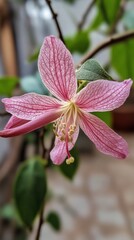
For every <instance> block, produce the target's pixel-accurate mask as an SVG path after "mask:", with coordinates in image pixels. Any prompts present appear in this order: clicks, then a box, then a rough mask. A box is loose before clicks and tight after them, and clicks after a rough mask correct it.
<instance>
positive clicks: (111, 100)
mask: <svg viewBox="0 0 134 240" xmlns="http://www.w3.org/2000/svg"><path fill="white" fill-rule="evenodd" d="M131 85H132V80H130V79H128V80H125V81H123V82H114V81H108V80H97V81H94V82H91V83H89V84H88V85H87V86H86V87H85V88H83V89H82V90H81V91H80V92H79V93H78V94H77V95H76V104H77V105H78V106H79V107H80V108H81V109H83V110H85V111H88V112H95V111H102V112H104V111H111V110H113V109H115V108H118V107H120V106H121V105H122V104H123V103H124V102H125V100H126V99H127V97H128V95H129V93H130V88H131Z"/></svg>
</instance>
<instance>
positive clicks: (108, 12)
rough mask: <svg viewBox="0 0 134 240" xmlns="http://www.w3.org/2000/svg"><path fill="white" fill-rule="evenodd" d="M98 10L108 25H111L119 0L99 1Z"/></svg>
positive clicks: (116, 12)
mask: <svg viewBox="0 0 134 240" xmlns="http://www.w3.org/2000/svg"><path fill="white" fill-rule="evenodd" d="M98 2H99V10H101V13H102V15H103V17H104V19H105V21H106V22H107V23H108V24H112V23H113V22H114V21H115V19H116V17H117V14H118V10H119V6H120V2H121V0H99V1H98Z"/></svg>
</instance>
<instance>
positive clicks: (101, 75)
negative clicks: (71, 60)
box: [76, 59, 112, 81]
mask: <svg viewBox="0 0 134 240" xmlns="http://www.w3.org/2000/svg"><path fill="white" fill-rule="evenodd" d="M76 77H77V80H87V81H94V80H97V79H108V80H112V77H111V76H110V75H109V74H108V73H107V72H106V71H105V70H104V68H102V67H101V66H100V64H99V63H98V62H97V61H96V60H94V59H89V60H87V61H86V62H85V63H84V64H83V65H82V66H81V67H80V68H79V69H78V70H77V71H76Z"/></svg>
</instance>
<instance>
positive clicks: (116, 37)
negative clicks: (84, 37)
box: [77, 30, 134, 67]
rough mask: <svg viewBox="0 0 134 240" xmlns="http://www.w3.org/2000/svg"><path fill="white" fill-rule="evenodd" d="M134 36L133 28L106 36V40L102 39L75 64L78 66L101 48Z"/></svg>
mask: <svg viewBox="0 0 134 240" xmlns="http://www.w3.org/2000/svg"><path fill="white" fill-rule="evenodd" d="M133 37H134V30H133V31H126V32H124V33H120V34H114V35H112V36H111V37H109V38H107V39H106V40H104V41H103V42H101V43H100V44H99V45H97V47H95V48H94V49H93V50H91V51H90V52H89V53H88V54H87V55H86V56H85V57H84V58H83V59H82V60H81V61H80V62H79V64H78V65H77V67H78V66H80V65H81V64H83V63H84V62H85V61H87V60H88V59H89V58H92V57H93V56H94V55H96V54H97V53H98V52H100V51H101V50H103V49H104V48H106V47H109V46H111V45H114V44H116V43H119V42H122V41H125V40H127V39H129V38H133Z"/></svg>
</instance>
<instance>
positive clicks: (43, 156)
mask: <svg viewBox="0 0 134 240" xmlns="http://www.w3.org/2000/svg"><path fill="white" fill-rule="evenodd" d="M45 132H46V130H45V128H42V129H41V132H40V140H41V146H42V158H43V159H44V158H45V155H46V152H47V149H46V147H45V144H44V135H45Z"/></svg>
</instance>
